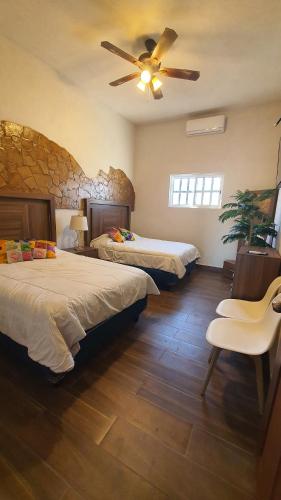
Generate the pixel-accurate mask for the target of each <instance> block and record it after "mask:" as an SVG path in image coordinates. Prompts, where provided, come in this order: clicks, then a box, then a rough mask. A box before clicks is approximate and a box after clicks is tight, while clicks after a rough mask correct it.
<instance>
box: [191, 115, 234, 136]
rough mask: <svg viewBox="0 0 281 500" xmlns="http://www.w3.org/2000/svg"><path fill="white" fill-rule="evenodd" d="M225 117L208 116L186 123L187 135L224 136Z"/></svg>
mask: <svg viewBox="0 0 281 500" xmlns="http://www.w3.org/2000/svg"><path fill="white" fill-rule="evenodd" d="M225 121H226V120H225V116H224V115H217V116H207V117H206V118H195V119H194V120H188V121H187V122H186V134H187V135H205V134H222V133H223V132H224V131H225Z"/></svg>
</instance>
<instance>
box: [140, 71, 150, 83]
mask: <svg viewBox="0 0 281 500" xmlns="http://www.w3.org/2000/svg"><path fill="white" fill-rule="evenodd" d="M150 80H151V73H150V71H148V69H144V70H143V71H142V72H141V81H142V82H143V83H149V82H150Z"/></svg>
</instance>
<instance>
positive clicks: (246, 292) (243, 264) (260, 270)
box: [232, 246, 281, 300]
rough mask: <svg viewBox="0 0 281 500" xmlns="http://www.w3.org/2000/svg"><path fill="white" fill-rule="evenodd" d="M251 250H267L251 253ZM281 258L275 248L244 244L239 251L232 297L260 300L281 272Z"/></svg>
mask: <svg viewBox="0 0 281 500" xmlns="http://www.w3.org/2000/svg"><path fill="white" fill-rule="evenodd" d="M249 250H250V251H252V250H254V251H258V252H263V251H264V252H266V255H257V254H250V253H249ZM280 264H281V258H280V255H279V253H278V252H277V250H275V249H273V248H261V247H250V246H242V247H241V248H240V250H239V251H238V254H237V258H236V265H235V272H234V280H233V288H232V297H233V298H235V299H246V300H259V299H261V298H262V297H263V296H264V294H265V292H266V290H267V288H268V286H269V285H270V283H271V282H272V281H273V280H274V279H275V278H276V277H277V276H279V274H280Z"/></svg>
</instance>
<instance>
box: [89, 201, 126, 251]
mask: <svg viewBox="0 0 281 500" xmlns="http://www.w3.org/2000/svg"><path fill="white" fill-rule="evenodd" d="M84 207H85V208H84V212H85V215H86V216H87V219H88V226H89V230H88V232H87V233H86V237H85V239H86V244H87V245H89V244H90V241H91V240H93V239H94V238H97V237H98V236H100V235H101V234H104V233H106V232H107V230H108V229H109V228H110V227H112V226H114V227H124V228H126V229H130V221H131V209H130V205H126V204H124V203H118V202H115V201H104V200H96V199H93V198H88V199H87V200H84Z"/></svg>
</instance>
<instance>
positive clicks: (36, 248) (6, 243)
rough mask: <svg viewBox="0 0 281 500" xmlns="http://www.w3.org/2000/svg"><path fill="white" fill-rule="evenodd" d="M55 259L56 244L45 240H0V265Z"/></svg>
mask: <svg viewBox="0 0 281 500" xmlns="http://www.w3.org/2000/svg"><path fill="white" fill-rule="evenodd" d="M46 258H47V259H54V258H56V243H55V242H54V241H47V240H21V241H16V240H0V264H7V263H8V264H12V263H14V262H23V261H29V260H33V259H46Z"/></svg>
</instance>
